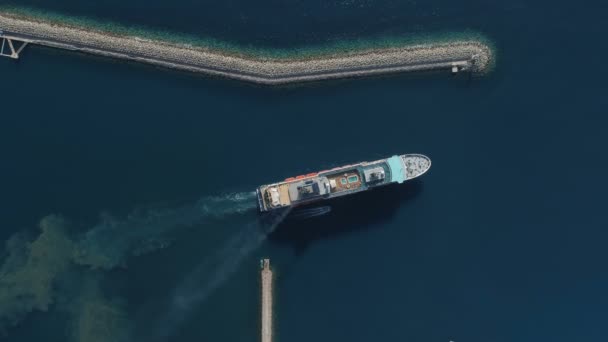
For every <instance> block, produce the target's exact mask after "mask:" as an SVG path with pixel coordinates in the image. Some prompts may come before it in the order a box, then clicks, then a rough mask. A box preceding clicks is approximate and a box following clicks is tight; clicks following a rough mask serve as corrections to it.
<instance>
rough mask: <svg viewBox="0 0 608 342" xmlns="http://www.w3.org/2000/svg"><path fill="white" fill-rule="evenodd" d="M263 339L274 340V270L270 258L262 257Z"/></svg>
mask: <svg viewBox="0 0 608 342" xmlns="http://www.w3.org/2000/svg"><path fill="white" fill-rule="evenodd" d="M261 263H262V271H261V274H262V339H261V342H272V270H271V269H270V260H269V259H262V260H261Z"/></svg>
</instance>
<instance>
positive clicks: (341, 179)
mask: <svg viewBox="0 0 608 342" xmlns="http://www.w3.org/2000/svg"><path fill="white" fill-rule="evenodd" d="M326 177H327V179H328V180H329V183H330V187H331V193H332V194H333V193H338V192H342V191H350V190H356V189H359V188H360V187H361V185H362V184H363V183H362V180H361V175H360V174H359V171H357V170H346V171H344V172H343V173H338V174H332V175H327V176H326Z"/></svg>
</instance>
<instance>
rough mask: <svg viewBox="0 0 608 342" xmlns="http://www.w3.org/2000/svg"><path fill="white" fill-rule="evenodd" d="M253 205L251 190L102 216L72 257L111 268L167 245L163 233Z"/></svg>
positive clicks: (167, 241) (238, 211) (224, 215)
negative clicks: (118, 215) (123, 215)
mask: <svg viewBox="0 0 608 342" xmlns="http://www.w3.org/2000/svg"><path fill="white" fill-rule="evenodd" d="M256 205H257V203H256V200H255V193H254V192H246V193H235V194H227V195H223V196H215V197H204V198H201V199H200V200H199V201H197V202H196V203H194V204H191V205H185V206H182V207H178V208H173V209H163V210H151V211H146V212H144V213H139V214H132V215H130V216H128V217H127V218H126V219H124V220H116V219H113V218H108V217H106V218H105V219H104V220H102V221H101V222H100V223H98V224H97V225H95V226H94V227H93V228H92V229H91V230H89V231H88V232H86V233H85V234H84V235H83V236H82V238H81V239H80V240H79V242H78V246H77V250H76V253H75V259H76V261H77V262H78V263H80V264H83V265H89V266H92V267H93V268H103V269H111V268H114V267H116V266H118V265H121V264H123V263H124V262H125V260H126V258H127V257H128V256H129V255H131V254H143V253H147V252H150V251H152V250H155V249H158V248H163V247H165V246H167V245H168V243H169V240H168V238H167V236H166V235H168V234H169V233H171V232H172V231H174V230H175V229H177V228H181V227H190V226H193V225H197V224H201V223H204V222H205V221H207V220H211V219H219V218H223V217H226V216H228V215H235V214H243V213H245V212H247V211H250V210H253V209H255V207H256Z"/></svg>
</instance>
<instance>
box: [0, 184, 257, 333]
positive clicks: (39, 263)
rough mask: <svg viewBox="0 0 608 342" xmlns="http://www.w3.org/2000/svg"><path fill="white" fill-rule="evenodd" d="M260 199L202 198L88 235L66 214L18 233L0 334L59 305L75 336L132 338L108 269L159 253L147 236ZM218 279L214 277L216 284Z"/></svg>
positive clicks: (9, 255) (0, 283)
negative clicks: (110, 289)
mask: <svg viewBox="0 0 608 342" xmlns="http://www.w3.org/2000/svg"><path fill="white" fill-rule="evenodd" d="M256 204H257V203H256V199H255V193H251V192H244V193H233V194H226V195H221V196H212V197H204V198H201V199H200V200H199V201H197V202H195V203H194V204H191V205H185V206H181V207H176V208H173V209H162V210H154V211H145V212H143V213H138V214H133V215H131V216H129V217H127V218H125V219H122V220H117V219H113V220H109V219H105V220H103V221H102V222H100V223H98V224H96V225H94V226H93V227H92V228H90V229H89V230H85V231H84V233H75V232H74V230H72V229H70V227H69V224H68V222H67V221H66V220H65V219H64V218H62V217H61V216H58V215H50V216H47V217H45V218H43V219H42V220H41V221H40V224H39V232H37V234H32V235H31V236H30V235H28V234H27V233H25V232H18V233H16V234H15V235H13V236H12V237H11V238H10V239H8V241H7V242H6V246H5V251H4V253H2V254H1V256H2V257H3V260H2V265H1V266H0V335H4V334H7V332H8V330H9V329H10V328H11V327H13V326H16V325H17V324H19V323H20V322H21V321H22V320H23V319H24V318H25V317H26V316H27V315H28V314H29V313H31V312H34V311H40V312H46V311H50V310H54V309H55V310H61V311H68V312H69V313H70V315H72V316H73V317H74V318H73V323H72V324H71V328H72V330H73V332H72V335H73V336H72V337H73V340H75V341H79V342H87V341H91V342H96V341H117V342H123V341H128V340H129V336H130V332H129V327H128V325H127V317H126V314H125V313H124V305H123V304H122V303H121V302H120V301H119V300H117V299H115V298H109V297H106V296H105V295H104V294H103V293H102V291H101V286H100V283H101V281H102V279H103V274H104V273H103V271H104V270H109V269H112V268H114V267H117V266H119V265H123V264H125V263H126V262H127V259H128V258H129V257H132V256H137V255H141V254H144V253H149V252H152V251H154V250H155V248H156V247H157V246H156V245H154V246H153V247H150V246H149V244H150V241H163V240H165V238H166V236H168V235H170V234H172V233H175V231H176V230H179V229H181V228H183V227H191V226H194V225H201V227H205V226H210V227H213V223H217V222H221V220H224V219H227V218H228V217H229V216H233V215H241V214H244V213H246V212H252V211H254V209H255V208H256ZM81 231H82V230H81ZM248 237H250V236H249V235H248ZM254 237H255V236H254ZM242 238H244V236H243V237H242ZM251 241H261V240H259V237H258V240H255V239H253V240H251ZM251 241H249V240H247V241H245V240H243V239H239V240H238V242H236V244H235V248H232V249H229V250H227V251H226V253H228V252H234V253H236V254H235V255H236V256H235V258H237V259H232V260H239V261H238V262H240V260H242V259H239V258H242V257H243V256H240V255H244V254H242V253H244V252H245V251H249V250H251V249H252V248H256V247H257V246H258V245H259V242H256V243H255V244H250V242H251ZM239 243H243V244H239ZM239 253H241V254H239ZM227 266H231V265H227ZM231 267H232V266H231ZM215 276H216V277H220V278H221V277H227V276H228V275H223V274H220V275H219V276H218V275H217V274H216V275H215ZM220 278H213V279H216V280H215V281H216V283H217V282H218V279H219V280H221V279H220ZM222 279H225V278H222ZM222 281H223V280H222ZM214 286H216V285H214ZM212 287H213V286H212ZM195 300H197V298H195Z"/></svg>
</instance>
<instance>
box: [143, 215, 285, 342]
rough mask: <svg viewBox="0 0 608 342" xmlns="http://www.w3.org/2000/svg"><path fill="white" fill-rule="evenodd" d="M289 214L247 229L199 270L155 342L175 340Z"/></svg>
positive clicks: (177, 295)
mask: <svg viewBox="0 0 608 342" xmlns="http://www.w3.org/2000/svg"><path fill="white" fill-rule="evenodd" d="M288 214H289V210H285V211H283V212H281V213H280V214H276V215H275V216H273V217H270V219H269V220H268V221H267V222H253V223H250V224H248V225H245V227H244V229H243V230H241V231H239V232H238V234H237V235H235V236H234V237H232V238H231V239H230V240H228V242H227V243H226V244H225V245H224V246H223V247H222V248H221V249H220V250H219V251H218V252H217V253H216V254H214V255H213V256H212V257H210V258H208V259H207V260H205V261H204V262H203V263H201V264H200V265H199V266H198V267H196V269H195V270H194V271H193V272H192V273H190V275H188V276H187V277H186V278H185V279H184V281H183V282H182V283H181V284H180V285H179V286H178V287H177V288H176V289H175V291H174V292H173V295H172V297H171V301H170V303H169V309H168V310H167V314H166V315H165V316H164V317H163V319H162V320H161V322H162V324H160V325H159V327H160V328H159V330H158V331H157V332H156V334H155V335H154V336H153V339H152V341H165V340H167V339H168V338H169V337H171V335H172V334H173V333H174V332H175V330H176V329H177V328H178V327H179V326H180V325H181V324H182V323H183V322H184V321H185V320H186V319H187V318H188V316H189V314H190V313H191V312H192V311H193V310H194V309H196V308H197V307H199V306H200V305H201V304H202V303H203V302H204V301H205V300H206V299H207V298H208V297H209V296H210V295H211V294H212V293H213V292H214V291H215V290H216V289H217V288H218V287H220V286H221V285H222V284H223V283H224V282H225V281H226V280H228V278H229V277H230V276H232V275H233V274H234V273H235V272H236V271H237V270H238V267H239V266H240V264H241V263H242V262H243V260H245V258H246V257H247V256H249V255H250V254H251V253H252V252H253V251H255V250H256V249H257V248H258V247H259V246H260V245H261V244H262V243H263V242H264V240H265V239H266V237H267V236H268V234H270V233H271V232H272V231H274V230H275V229H276V227H277V226H278V225H279V224H280V223H281V222H282V221H283V220H284V219H285V217H286V216H287V215H288Z"/></svg>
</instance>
